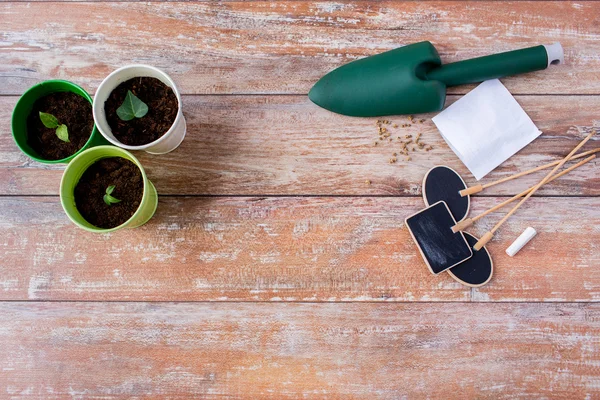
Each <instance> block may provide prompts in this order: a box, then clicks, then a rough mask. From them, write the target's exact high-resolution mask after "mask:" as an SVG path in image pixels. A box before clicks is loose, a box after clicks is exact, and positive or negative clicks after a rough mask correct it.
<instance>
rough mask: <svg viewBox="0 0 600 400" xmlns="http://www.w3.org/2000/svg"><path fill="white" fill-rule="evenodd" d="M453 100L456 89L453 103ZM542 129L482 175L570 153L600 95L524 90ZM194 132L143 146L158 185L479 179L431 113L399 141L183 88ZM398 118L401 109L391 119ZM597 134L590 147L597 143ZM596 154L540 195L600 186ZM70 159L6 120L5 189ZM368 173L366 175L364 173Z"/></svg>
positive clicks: (291, 103) (290, 190) (264, 189)
mask: <svg viewBox="0 0 600 400" xmlns="http://www.w3.org/2000/svg"><path fill="white" fill-rule="evenodd" d="M454 100H456V96H453V97H452V98H451V99H450V100H449V103H450V102H452V101H454ZM517 100H518V101H519V102H520V103H521V104H522V105H523V107H524V108H525V110H526V111H527V112H528V113H529V115H530V116H531V117H532V119H533V120H534V122H535V123H536V124H537V125H538V127H539V128H540V129H541V130H542V131H543V132H544V134H543V135H542V136H540V137H539V138H538V139H536V140H535V141H534V142H533V143H531V144H530V145H529V146H527V147H525V148H524V149H523V150H522V151H521V152H519V153H518V154H517V155H515V156H513V157H511V158H510V159H509V160H507V161H506V162H505V163H504V164H503V165H502V166H501V167H500V168H498V169H496V170H495V171H494V172H493V173H491V174H490V175H488V176H487V177H485V178H484V180H482V181H481V183H485V182H491V181H493V180H496V179H499V178H503V177H506V176H509V175H512V174H514V173H516V172H518V171H523V170H526V169H530V168H533V167H536V166H538V165H541V164H544V163H547V162H550V161H554V160H557V159H560V158H562V157H564V156H565V155H566V154H568V152H569V151H570V150H571V149H572V148H573V147H575V146H576V145H577V144H578V143H579V141H581V139H583V137H584V136H585V133H586V132H589V131H590V130H591V129H592V127H593V126H598V125H599V120H598V115H597V110H599V109H600V97H597V96H517ZM16 101H17V99H16V98H15V97H0V119H1V120H4V121H8V120H9V119H10V113H11V111H12V109H13V107H14V104H15V103H16ZM183 101H184V114H185V116H186V119H187V123H188V134H187V136H186V138H185V140H184V142H183V143H182V145H181V146H180V147H179V148H178V149H177V150H176V151H174V152H172V153H169V154H166V155H161V156H153V155H149V154H147V153H144V152H136V153H135V154H136V156H138V157H139V159H140V161H141V162H142V164H143V165H144V167H145V168H146V171H147V173H148V175H149V177H150V179H151V180H152V181H153V182H154V184H155V185H156V187H157V190H158V192H159V193H160V194H163V195H164V194H178V195H181V194H186V195H187V194H189V195H195V194H219V195H221V194H224V195H230V194H235V195H240V194H242V195H256V194H261V195H262V194H269V195H282V194H285V195H289V194H292V195H297V194H301V195H305V194H316V195H331V194H336V195H420V193H421V183H422V180H423V177H424V176H425V173H426V172H427V171H428V170H429V169H430V168H431V167H433V166H434V165H448V166H450V167H452V168H454V169H455V170H456V171H458V172H459V173H460V174H461V175H462V177H463V179H465V180H466V182H467V184H470V185H472V184H475V183H476V181H475V180H474V178H473V177H472V176H471V174H470V173H469V171H468V170H467V169H466V168H465V167H464V165H463V164H462V163H461V162H460V160H459V159H458V158H457V157H456V155H455V154H454V153H453V152H452V151H451V150H450V148H449V147H448V145H447V144H446V143H445V142H444V140H443V139H442V138H441V136H440V134H439V132H438V131H437V128H436V127H435V126H434V125H433V123H432V122H431V120H430V119H429V118H430V117H431V116H432V115H433V114H428V115H423V116H421V117H423V118H425V119H426V122H425V123H423V124H420V123H415V124H414V125H413V126H411V127H410V128H405V129H403V128H401V127H400V128H398V129H393V128H391V127H390V129H391V130H392V131H393V132H396V134H394V135H393V136H392V137H393V138H394V141H392V142H391V143H390V142H380V144H379V145H377V146H375V145H374V142H375V140H376V139H378V134H377V128H376V126H375V120H374V119H370V118H350V117H343V116H339V115H336V114H333V113H330V112H328V111H325V110H323V109H320V108H318V107H316V106H315V105H313V104H312V103H311V102H310V101H309V100H308V99H307V97H305V96H184V100H183ZM392 121H395V122H398V123H399V124H402V123H405V122H407V120H406V119H405V118H404V117H398V118H392ZM418 132H422V133H423V136H422V140H423V142H425V143H428V144H431V145H432V146H433V150H432V151H429V152H425V151H422V150H421V151H418V152H415V153H411V157H412V160H411V161H410V162H407V161H405V159H404V158H403V157H402V156H400V157H398V162H397V163H395V164H389V159H390V158H391V157H392V156H393V153H394V152H398V151H399V150H400V144H399V142H398V139H397V137H398V136H401V137H402V138H403V139H404V135H405V134H408V133H410V134H413V135H416V134H417V133H418ZM599 140H600V137H596V138H594V139H593V140H592V141H590V142H589V143H588V144H587V145H586V146H585V148H584V150H588V149H592V148H596V147H597V146H598V145H597V143H598V142H599ZM596 164H597V161H592V162H591V163H590V164H589V165H586V166H583V167H581V168H579V169H578V170H576V171H574V172H572V173H570V174H569V175H567V176H565V177H563V178H560V179H558V180H556V181H555V182H552V183H551V184H549V185H546V186H545V187H544V188H542V189H541V190H540V191H539V194H540V195H549V194H551V195H591V196H597V195H599V194H600V176H599V175H598V174H596V173H594V172H593V171H595V169H596ZM63 169H64V167H63V166H60V165H58V166H57V165H54V166H48V165H43V164H39V163H36V162H33V161H31V160H30V159H29V158H28V157H27V156H25V155H24V154H22V153H21V152H20V150H19V149H18V148H17V147H16V145H15V144H14V141H13V139H12V137H11V133H10V126H9V125H8V124H3V125H2V126H0V194H10V195H23V194H52V195H56V194H58V189H59V182H60V178H61V176H62V171H63ZM543 176H544V172H538V173H536V174H533V175H531V176H528V177H524V178H521V179H518V180H517V181H515V182H510V183H506V184H503V185H498V186H494V187H492V188H489V189H488V190H486V191H485V192H484V193H483V194H484V195H514V194H517V193H519V192H521V191H522V190H525V189H527V188H529V187H531V186H533V185H535V184H536V183H537V182H538V181H539V180H540V179H541V178H542V177H543ZM367 180H369V181H371V184H370V185H369V184H367V183H366V181H367Z"/></svg>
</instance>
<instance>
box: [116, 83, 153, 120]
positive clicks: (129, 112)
mask: <svg viewBox="0 0 600 400" xmlns="http://www.w3.org/2000/svg"><path fill="white" fill-rule="evenodd" d="M147 113H148V106H147V105H146V103H144V102H143V101H141V100H140V99H138V98H137V97H136V96H135V95H134V94H133V93H131V90H128V91H127V96H125V100H124V101H123V104H121V107H119V108H117V115H118V116H119V118H121V119H122V120H123V121H130V120H132V119H134V118H142V117H143V116H144V115H146V114H147Z"/></svg>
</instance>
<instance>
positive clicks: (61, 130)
mask: <svg viewBox="0 0 600 400" xmlns="http://www.w3.org/2000/svg"><path fill="white" fill-rule="evenodd" d="M56 136H58V138H59V139H60V140H62V141H63V142H68V141H69V130H68V129H67V126H66V125H65V124H62V125H59V126H58V128H56Z"/></svg>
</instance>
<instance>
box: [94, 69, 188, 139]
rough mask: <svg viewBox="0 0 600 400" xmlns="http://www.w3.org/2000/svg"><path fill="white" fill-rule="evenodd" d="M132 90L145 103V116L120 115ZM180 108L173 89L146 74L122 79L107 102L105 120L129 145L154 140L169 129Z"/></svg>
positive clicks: (105, 104) (117, 135)
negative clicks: (123, 116) (129, 118)
mask: <svg viewBox="0 0 600 400" xmlns="http://www.w3.org/2000/svg"><path fill="white" fill-rule="evenodd" d="M129 90H131V93H133V94H134V95H135V96H136V97H137V98H139V99H140V100H141V101H143V102H144V103H146V105H147V106H148V113H147V114H146V115H145V116H143V117H142V118H133V119H131V120H129V121H123V120H122V119H120V118H119V116H118V115H117V109H118V108H119V107H121V105H122V104H123V101H124V100H125V97H126V96H127V92H128V91H129ZM178 110H179V104H178V102H177V96H175V93H174V92H173V89H171V88H170V87H169V86H167V85H165V84H164V83H162V82H161V81H160V80H159V79H156V78H151V77H147V76H145V77H138V78H133V79H130V80H128V81H125V82H123V83H121V84H120V85H119V86H117V87H116V88H115V89H114V90H113V91H112V92H111V93H110V95H109V96H108V99H107V100H106V102H105V103H104V112H105V114H106V121H107V122H108V125H109V126H110V129H111V131H112V134H113V135H114V137H115V138H116V139H117V140H118V141H119V142H121V143H123V144H126V145H130V146H141V145H144V144H148V143H151V142H154V141H155V140H157V139H158V138H160V137H161V136H162V135H164V134H165V133H167V131H168V130H169V129H170V128H171V126H172V125H173V122H175V117H177V111H178Z"/></svg>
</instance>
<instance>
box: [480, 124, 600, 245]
mask: <svg viewBox="0 0 600 400" xmlns="http://www.w3.org/2000/svg"><path fill="white" fill-rule="evenodd" d="M595 133H596V131H592V132H591V133H590V134H589V135H587V136H586V138H585V139H583V140H582V141H581V143H579V144H578V145H577V146H576V147H575V148H574V149H573V150H571V152H570V153H569V154H568V155H567V156H566V157H565V158H563V159H562V161H561V162H560V163H558V164H557V165H556V166H555V167H554V168H552V171H550V173H548V175H546V176H545V177H544V179H542V181H541V182H540V183H538V184H537V185H535V186H534V187H533V189H531V191H530V192H529V193H527V194H526V195H525V197H523V199H522V200H521V201H520V202H519V203H518V204H517V205H516V206H514V207H513V208H512V210H510V211H509V212H508V214H506V215H505V216H504V218H502V219H501V220H500V221H499V222H498V223H497V224H496V225H495V226H494V227H493V228H492V229H491V230H490V231H489V232H487V233H486V234H485V235H483V236H482V237H481V239H479V241H478V242H477V243H476V244H475V246H473V249H475V250H477V251H479V250H481V248H482V247H483V246H485V244H486V243H487V242H489V241H490V240H491V239H492V237H494V233H496V231H497V230H498V229H500V227H501V226H502V224H504V223H505V222H506V220H508V219H509V218H510V217H511V215H513V214H514V213H515V212H516V211H517V210H518V209H519V207H521V206H522V205H523V203H525V202H526V201H527V199H529V198H530V197H531V196H533V194H534V193H535V192H537V190H538V189H539V188H540V187H542V186H543V185H544V184H545V183H546V182H548V180H549V179H550V178H551V177H552V175H554V173H555V172H556V171H557V170H558V169H560V167H562V166H563V165H564V164H565V163H566V162H567V161H569V160H570V159H571V157H573V155H574V154H575V153H576V152H577V150H579V149H580V148H581V147H583V145H584V144H586V143H587V141H588V140H590V139H591V138H592V136H593V135H594V134H595Z"/></svg>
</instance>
